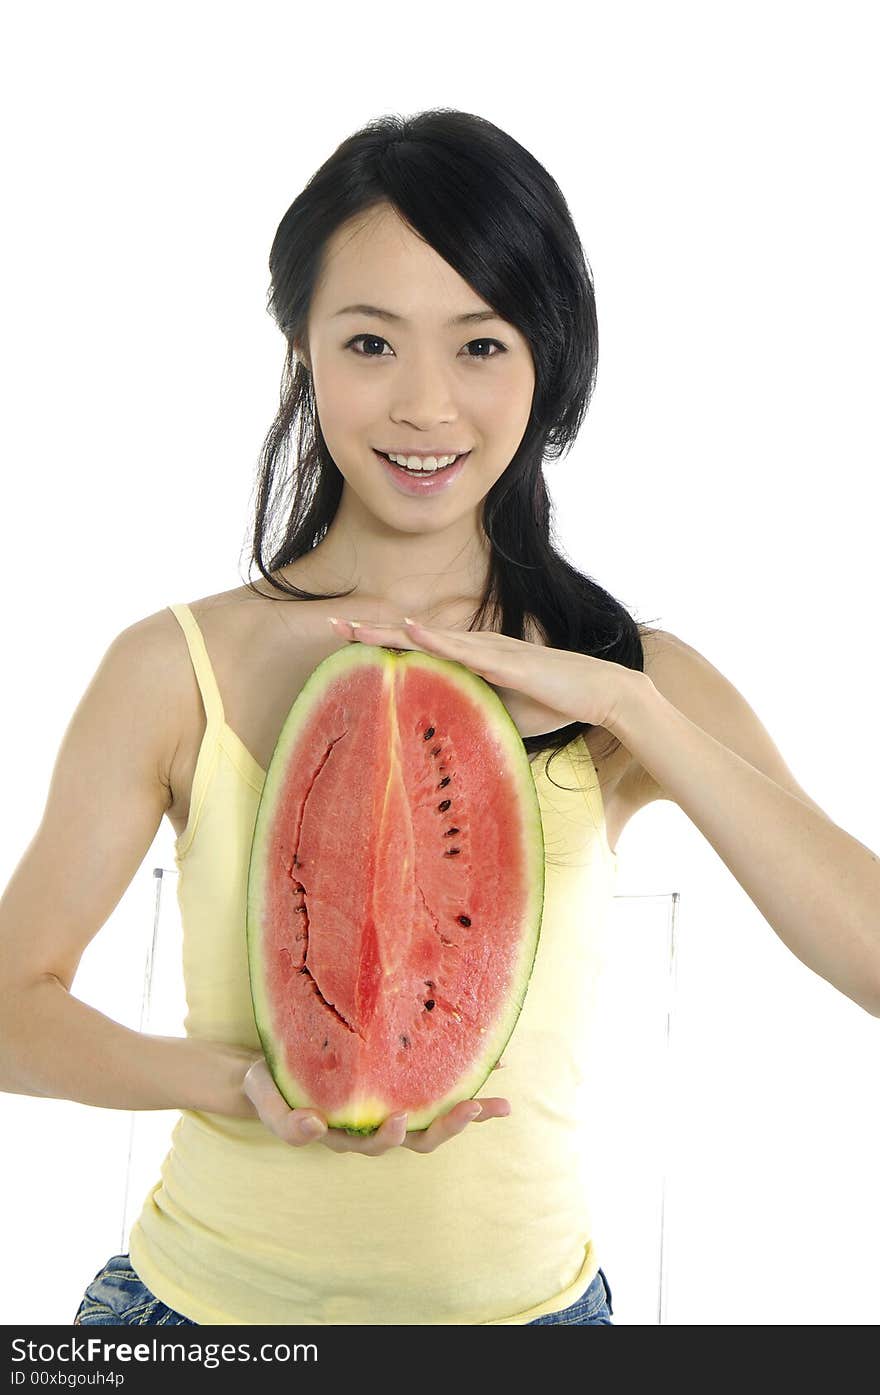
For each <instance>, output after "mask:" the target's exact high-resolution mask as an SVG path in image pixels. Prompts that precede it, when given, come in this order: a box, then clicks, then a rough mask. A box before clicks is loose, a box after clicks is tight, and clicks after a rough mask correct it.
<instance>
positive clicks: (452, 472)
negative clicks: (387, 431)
mask: <svg viewBox="0 0 880 1395" xmlns="http://www.w3.org/2000/svg"><path fill="white" fill-rule="evenodd" d="M373 454H374V455H377V456H378V457H379V459H380V460H381V462H382V464H383V465H384V467H385V471H386V473H387V475H388V477H389V479H390V480H391V483H392V484H394V485H396V487H397V488H398V489H399V490H400V491H401V492H402V493H404V494H436V493H438V492H439V491H441V490H444V489H447V488H448V487H449V486H450V485H451V484H452V483H453V481H454V480H456V479H457V478H458V476H459V475H460V474H461V472H462V469H463V468H464V465H465V464H466V462H467V459H468V457H469V455H470V451H465V453H464V454H463V455H460V456H459V457H458V459H457V460H453V462H452V464H451V465H444V466H442V468H441V469H439V470H425V471H424V472H421V471H417V470H408V469H407V468H406V467H405V466H403V465H396V464H395V463H394V461H393V460H389V458H388V456H387V455H383V454H382V452H381V451H380V450H375V448H374V450H373Z"/></svg>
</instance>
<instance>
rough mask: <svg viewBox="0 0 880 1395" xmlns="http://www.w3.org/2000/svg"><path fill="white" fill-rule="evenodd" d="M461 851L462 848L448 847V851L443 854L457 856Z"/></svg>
mask: <svg viewBox="0 0 880 1395" xmlns="http://www.w3.org/2000/svg"><path fill="white" fill-rule="evenodd" d="M460 852H461V848H447V849H446V852H445V853H444V854H443V856H444V857H457V856H458V854H459V853H460Z"/></svg>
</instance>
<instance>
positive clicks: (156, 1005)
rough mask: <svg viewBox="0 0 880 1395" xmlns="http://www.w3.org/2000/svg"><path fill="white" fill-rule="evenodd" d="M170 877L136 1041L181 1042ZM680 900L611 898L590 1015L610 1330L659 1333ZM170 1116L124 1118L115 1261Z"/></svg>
mask: <svg viewBox="0 0 880 1395" xmlns="http://www.w3.org/2000/svg"><path fill="white" fill-rule="evenodd" d="M177 876H178V872H177V869H176V868H169V867H155V868H154V869H153V886H154V897H153V915H152V924H151V927H150V934H149V936H148V943H147V946H146V953H145V961H144V978H143V995H142V999H141V1010H140V1023H139V1027H138V1030H139V1031H141V1032H149V1033H151V1034H158V1035H162V1036H184V1035H185V1034H186V1033H185V1028H184V1020H185V1017H186V998H185V993H184V983H183V932H182V926H181V920H180V912H179V907H178V902H177V896H176V894H175V893H176V889H177V885H176V878H177ZM679 901H680V896H679V893H678V892H677V891H673V892H666V893H661V894H657V895H646V896H638V895H618V896H615V897H614V898H613V904H612V908H611V920H610V924H609V927H608V940H607V944H608V954H607V958H606V960H605V964H604V968H603V971H602V977H601V980H600V987H599V993H598V997H597V1004H596V1014H597V1015H596V1022H595V1038H594V1040H595V1043H596V1052H597V1062H598V1064H599V1066H600V1069H597V1070H596V1071H595V1072H594V1073H592V1076H591V1080H592V1084H591V1086H590V1121H591V1129H592V1130H593V1131H594V1133H595V1139H596V1145H595V1149H594V1151H593V1155H592V1158H591V1164H592V1167H593V1173H594V1193H593V1211H594V1222H595V1229H594V1236H593V1239H594V1243H595V1246H596V1250H597V1253H598V1255H599V1263H600V1264H601V1266H602V1269H603V1271H604V1272H605V1273H606V1274H607V1276H608V1282H609V1284H610V1286H611V1290H612V1296H613V1297H612V1301H613V1303H614V1319H613V1320H614V1323H615V1325H619V1326H626V1325H639V1326H644V1325H648V1324H654V1323H661V1324H662V1323H664V1322H665V1321H667V1318H666V1312H667V1301H668V1245H667V1234H666V1220H667V1217H666V1197H667V1183H668V1173H669V1156H670V1142H671V1140H670V1137H669V1120H670V1118H671V1109H670V1091H671V1084H672V1070H671V1066H672V1055H671V1051H670V1041H671V1029H672V1017H673V1007H674V1001H675V990H676V965H677V960H676V953H675V951H676V932H677V926H678V915H679ZM178 1117H179V1115H178V1112H177V1111H176V1110H175V1111H172V1110H135V1111H132V1113H131V1116H130V1128H129V1138H128V1161H127V1167H126V1174H125V1188H124V1200H123V1214H122V1231H121V1241H120V1253H127V1252H128V1237H129V1233H130V1231H131V1227H132V1225H133V1223H134V1221H135V1219H136V1218H137V1216H138V1215H139V1213H140V1210H141V1207H142V1206H143V1202H144V1199H145V1198H146V1196H147V1194H148V1193H149V1191H150V1189H151V1188H152V1187H153V1186H154V1185H155V1183H156V1182H157V1181H158V1180H159V1178H160V1175H161V1166H162V1161H163V1159H164V1158H165V1156H166V1154H167V1153H168V1150H169V1146H170V1140H171V1132H172V1129H173V1127H174V1125H175V1123H176V1122H177V1119H178Z"/></svg>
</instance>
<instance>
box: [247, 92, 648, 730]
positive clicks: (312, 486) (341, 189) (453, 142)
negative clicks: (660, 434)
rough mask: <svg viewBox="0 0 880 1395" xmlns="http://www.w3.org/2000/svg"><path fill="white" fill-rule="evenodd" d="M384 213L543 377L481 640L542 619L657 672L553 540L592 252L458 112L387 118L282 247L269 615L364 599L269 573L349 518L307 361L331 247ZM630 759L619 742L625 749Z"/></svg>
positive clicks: (351, 146)
mask: <svg viewBox="0 0 880 1395" xmlns="http://www.w3.org/2000/svg"><path fill="white" fill-rule="evenodd" d="M381 205H391V206H393V208H394V209H395V210H396V211H397V213H398V214H399V215H400V216H401V217H402V218H403V219H404V221H405V222H407V223H408V224H409V225H410V226H411V227H412V228H413V229H414V230H415V232H416V233H418V234H419V235H420V236H421V237H423V238H425V240H426V241H427V242H428V243H430V245H431V246H432V247H433V248H434V249H435V251H437V252H438V253H439V254H440V256H441V257H442V258H443V259H444V260H445V261H446V262H448V263H449V265H450V266H452V267H454V268H455V270H456V271H457V272H458V273H459V275H460V276H461V277H463V279H464V280H465V281H467V282H468V283H469V284H470V285H471V286H472V287H473V289H474V290H475V291H476V292H477V293H478V294H479V295H480V296H482V297H483V299H484V300H485V301H486V302H487V303H488V304H489V305H491V306H492V308H493V309H494V310H495V311H496V312H497V313H498V314H499V315H500V316H501V317H502V318H503V319H505V320H507V321H508V322H509V323H511V324H514V325H516V327H517V328H518V329H519V330H520V331H521V333H522V334H523V335H524V336H525V338H526V339H527V340H528V343H529V346H530V349H531V353H532V356H533V360H534V364H535V391H534V396H533V401H532V413H531V417H530V419H529V422H528V425H527V427H526V430H525V433H524V435H523V438H522V440H521V442H520V445H519V447H518V449H517V451H516V454H515V455H514V456H513V458H512V460H511V461H510V464H509V465H508V466H507V468H506V469H505V470H504V472H503V473H502V474H501V476H500V477H499V478H498V479H497V480H496V481H495V483H494V485H493V486H492V488H491V489H490V490H489V492H488V494H487V495H486V497H485V499H484V500H483V506H482V526H483V528H484V530H485V533H486V537H487V539H488V541H489V543H490V545H491V553H490V560H489V572H488V579H487V583H486V588H485V591H484V594H483V597H482V600H481V603H480V606H479V608H478V609H477V610H476V612H475V613H474V617H473V619H472V621H471V623H470V625H469V628H470V629H483V628H493V629H497V630H499V631H500V633H502V634H506V635H511V636H513V637H514V638H516V639H524V638H525V637H526V629H525V621H526V619H527V617H530V618H531V621H532V623H533V624H534V625H535V626H536V627H537V629H538V631H539V632H540V634H541V637H542V639H543V641H544V642H545V643H547V644H549V645H550V646H552V647H553V648H557V649H569V650H573V651H579V652H580V653H583V654H590V655H593V656H595V657H597V658H602V659H605V660H608V661H610V662H612V663H617V664H621V665H623V666H624V667H626V668H630V669H636V670H639V671H644V650H643V647H642V638H641V636H642V632H643V627H642V626H640V625H639V624H638V623H637V622H636V621H635V620H634V619H633V618H632V616H631V615H630V613H629V611H628V610H627V609H626V607H625V606H624V605H623V604H622V603H621V602H620V601H617V600H615V598H614V597H613V596H611V595H610V594H609V593H608V592H607V591H605V590H604V589H603V588H602V587H601V586H600V585H599V584H598V583H597V582H596V581H594V580H592V578H590V577H588V576H586V575H584V574H583V573H582V572H580V571H578V570H577V568H576V567H574V566H573V565H572V564H571V562H569V561H568V559H567V558H566V557H565V556H563V555H562V553H561V552H560V550H559V548H558V546H557V545H556V544H555V543H554V541H553V540H552V538H551V525H552V508H553V506H552V504H551V500H550V498H549V496H548V493H547V488H546V484H545V481H544V475H543V468H542V467H543V463H544V461H545V460H547V459H550V460H553V459H558V458H559V457H560V456H561V455H562V454H563V453H564V452H566V451H568V450H569V449H570V447H571V445H572V444H573V442H574V439H575V437H576V435H577V433H578V430H579V429H580V426H581V423H582V422H583V419H584V416H585V414H586V411H587V407H588V406H589V402H590V398H591V396H592V393H593V388H594V385H595V381H596V369H597V363H598V326H597V322H596V301H595V295H594V291H593V283H592V276H591V272H590V269H589V266H588V263H587V261H586V258H585V256H584V251H583V248H582V246H581V242H580V239H579V237H578V234H577V231H576V229H575V226H574V223H573V221H572V217H571V214H570V212H569V209H568V206H567V204H566V202H565V199H564V198H563V195H562V192H561V191H560V189H559V187H558V185H557V184H556V182H555V180H554V179H552V177H551V176H550V175H549V174H548V172H547V171H546V170H545V169H544V167H543V165H541V164H540V163H539V162H538V161H537V160H536V159H535V158H534V156H533V155H530V154H529V152H528V151H527V150H526V149H525V148H524V147H523V146H522V145H520V144H519V142H518V141H516V140H514V138H513V137H512V136H510V135H508V134H507V133H506V132H505V131H502V130H501V129H500V128H499V127H498V126H495V125H493V124H492V122H491V121H487V120H485V119H484V118H482V117H479V116H474V115H472V114H471V113H469V112H463V111H457V110H455V109H452V108H448V107H441V108H436V109H433V110H430V111H423V112H419V113H417V114H416V115H414V116H408V117H402V116H398V115H390V116H381V117H377V118H375V119H374V120H371V121H369V122H368V123H367V124H366V125H365V126H364V127H362V129H361V130H359V131H356V132H355V133H354V134H353V135H351V136H349V137H348V138H347V139H346V140H344V141H343V142H342V143H341V145H339V146H338V147H337V149H336V150H335V151H334V152H333V154H332V155H331V156H330V157H329V158H328V159H327V160H326V161H325V162H324V164H323V165H321V167H320V168H319V169H318V170H317V171H316V172H315V173H314V174H313V175H312V177H311V179H310V180H309V181H308V183H307V184H306V186H305V188H304V189H303V190H302V192H301V193H300V194H298V195H297V197H296V198H295V199H294V201H293V203H292V204H291V205H290V207H289V208H288V210H287V212H286V213H285V215H284V217H283V218H282V220H281V222H280V224H279V226H278V230H277V232H276V234H275V238H274V240H273V242H272V248H271V251H270V254H269V270H270V274H271V283H270V288H269V293H268V309H269V312H270V314H271V315H272V317H273V318H274V320H275V322H276V323H277V325H278V326H279V328H280V329H281V331H282V333H283V334H284V336H285V338H286V340H287V357H286V361H285V364H284V369H283V374H282V385H281V399H280V407H279V411H278V415H277V416H276V418H275V420H274V422H273V423H272V426H271V428H270V430H269V432H268V435H267V436H266V439H265V441H264V443H263V447H262V450H261V453H260V460H259V468H258V479H257V484H256V517H255V523H254V530H253V549H252V556H251V559H250V562H251V564H253V563H255V564H256V565H257V567H258V568H259V570H260V572H261V573H262V575H263V576H264V577H265V579H266V580H267V581H268V582H269V585H270V586H271V587H272V588H274V590H275V591H277V592H279V593H281V594H280V595H279V596H273V597H271V598H270V599H273V600H274V599H282V598H283V597H285V596H286V597H293V598H295V599H297V600H329V599H336V598H337V597H343V596H348V595H351V593H352V591H353V590H354V589H355V588H354V587H352V588H351V590H349V591H330V592H325V593H316V592H311V591H305V590H302V589H301V588H299V587H297V586H293V585H292V584H289V583H288V582H287V581H286V580H284V578H282V577H276V576H273V575H271V573H273V572H276V571H277V570H278V569H279V568H280V567H284V566H289V565H290V564H291V563H292V562H295V561H296V560H297V559H298V558H300V557H303V556H305V555H306V554H307V553H309V552H310V551H311V550H312V548H314V547H315V546H316V545H317V544H318V543H319V542H320V541H321V539H322V538H323V536H324V535H325V533H326V532H327V529H328V528H329V527H330V524H331V523H332V521H333V518H334V516H335V514H336V510H337V508H338V507H339V501H340V498H341V496H342V488H343V483H344V480H343V476H342V474H341V472H340V470H339V468H338V467H337V465H336V463H335V461H334V460H333V458H332V456H331V455H330V452H329V451H328V449H327V445H326V443H325V441H324V437H323V434H322V431H321V427H320V424H319V422H318V419H317V412H316V408H315V398H314V389H313V385H312V379H311V374H310V372H309V369H308V367H307V366H306V364H305V363H304V362H302V361H301V360H300V357H299V355H298V353H297V346H300V347H301V346H302V345H303V344H304V343H305V342H306V339H307V335H306V326H307V322H308V315H309V307H310V303H311V298H312V293H313V288H314V285H315V282H316V280H317V275H318V271H319V268H320V264H321V257H322V252H323V249H324V245H325V243H326V242H327V240H328V239H329V237H330V236H331V235H332V234H333V232H334V231H335V230H336V228H338V227H339V226H340V225H341V224H343V223H345V222H347V221H348V220H349V219H350V218H352V217H354V216H355V215H358V214H364V213H366V212H367V211H368V210H371V209H373V208H376V207H378V206H381ZM450 211H453V214H454V216H451V212H450ZM294 433H295V434H296V436H297V447H296V450H295V452H294V455H293V461H292V467H291V462H290V453H291V451H290V448H291V444H292V437H293V436H294ZM270 534H272V535H274V536H273V537H272V539H271V541H270ZM267 554H268V555H267ZM247 585H248V587H249V588H250V589H251V590H256V587H254V586H253V584H252V583H251V582H248V583H247ZM257 594H258V595H265V593H264V592H263V591H257ZM487 616H489V617H491V622H490V624H488V625H487V624H485V623H484V622H485V619H486V617H487ZM645 628H646V627H645ZM589 730H591V725H590V724H589V723H584V722H570V723H568V725H566V726H564V727H560V728H558V729H557V730H555V731H553V732H548V733H545V734H543V735H540V736H530V737H524V738H523V744H524V746H525V749H526V751H527V753H528V754H529V756H530V757H531V756H533V755H536V754H538V753H540V752H543V751H548V752H550V753H551V754H555V753H556V752H558V751H559V750H561V749H562V748H563V747H564V746H567V745H568V744H569V743H570V742H573V741H574V740H575V738H576V737H577V736H578V735H580V734H581V733H586V732H588V731H589ZM619 744H620V743H619V741H618V740H617V738H613V740H612V743H611V746H610V747H609V750H610V749H613V747H614V746H616V745H619ZM604 754H607V753H603V755H604Z"/></svg>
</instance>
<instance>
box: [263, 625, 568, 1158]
mask: <svg viewBox="0 0 880 1395" xmlns="http://www.w3.org/2000/svg"><path fill="white" fill-rule="evenodd" d="M543 894H544V845H543V837H542V830H541V815H540V807H539V805H538V800H537V793H536V790H535V785H534V781H533V778H532V773H531V768H530V766H529V762H528V757H527V755H526V752H525V748H524V746H523V744H522V740H521V738H520V736H519V733H518V731H517V729H516V727H515V725H514V723H513V721H512V719H511V717H510V715H509V713H508V712H507V709H506V708H505V707H504V705H503V703H502V702H501V700H500V698H499V697H498V696H497V694H496V693H495V692H494V691H493V689H492V688H491V687H490V686H489V684H487V683H485V682H484V681H483V679H481V678H480V677H479V676H478V675H476V674H474V673H472V672H471V671H470V670H469V669H467V668H466V667H465V666H463V665H461V664H458V663H454V662H452V661H450V660H446V659H438V658H436V657H434V656H432V655H428V654H424V653H422V652H420V651H415V650H392V649H386V648H380V647H378V646H375V645H364V644H351V645H349V646H348V647H346V648H343V649H340V650H337V651H335V652H334V653H333V654H331V655H330V657H329V658H328V659H326V660H324V662H323V663H321V664H319V665H318V667H317V668H316V669H315V670H314V672H313V673H312V674H311V675H310V677H309V679H308V681H307V682H306V684H305V685H304V687H303V689H302V691H301V692H300V694H299V695H298V697H297V699H296V701H295V703H294V704H293V707H292V708H291V710H290V713H289V715H288V717H287V719H286V721H285V724H284V727H283V728H282V731H281V734H280V736H279V739H278V742H277V745H276V748H275V751H274V753H273V756H272V760H271V762H270V765H269V769H268V771H267V773H266V781H265V785H264V789H263V794H262V798H261V801H260V807H259V810H258V813H257V821H256V825H255V829H254V838H253V845H252V849H251V858H250V867H249V875H248V902H247V935H248V962H249V968H250V980H251V994H252V999H253V1004H254V1015H255V1021H256V1024H257V1029H258V1031H259V1034H260V1039H261V1041H262V1044H263V1048H264V1052H265V1055H266V1060H267V1062H268V1064H269V1067H270V1069H271V1071H272V1074H273V1078H274V1079H275V1082H276V1084H277V1086H278V1088H279V1090H280V1091H281V1093H282V1094H283V1096H284V1097H285V1099H286V1100H287V1103H288V1104H289V1105H290V1106H291V1108H297V1107H305V1106H312V1107H314V1108H316V1109H318V1110H319V1111H321V1112H322V1113H323V1114H324V1115H325V1117H326V1118H327V1122H328V1124H329V1125H330V1127H331V1128H345V1129H347V1130H348V1132H349V1133H359V1134H370V1133H373V1132H375V1131H376V1129H377V1128H378V1127H379V1126H380V1124H381V1123H382V1121H383V1120H384V1119H385V1118H387V1117H388V1115H389V1114H392V1113H395V1112H397V1111H398V1110H406V1111H407V1114H408V1122H407V1128H408V1129H410V1130H416V1129H424V1128H427V1127H428V1125H429V1124H430V1123H431V1121H432V1120H433V1119H434V1118H436V1117H437V1116H438V1115H439V1114H443V1113H446V1112H448V1110H449V1109H451V1108H452V1107H453V1105H455V1104H456V1103H458V1101H459V1100H462V1099H468V1098H470V1097H472V1096H473V1095H474V1094H475V1092H476V1091H477V1090H478V1089H479V1087H480V1086H481V1085H482V1084H483V1083H484V1082H485V1080H486V1079H487V1077H488V1075H489V1073H490V1072H491V1070H492V1068H493V1067H494V1065H495V1062H496V1061H498V1060H499V1059H500V1057H501V1054H502V1052H503V1049H504V1047H505V1045H506V1044H507V1042H508V1040H509V1038H510V1035H511V1033H512V1031H513V1028H514V1026H515V1023H516V1020H517V1018H518V1016H519V1013H520V1011H521V1009H522V1004H523V1001H524V998H525V993H526V989H527V986H528V981H529V977H530V975H531V971H532V966H533V963H534V958H535V953H536V950H537V944H538V937H539V934H540V923H541V914H542V909H543Z"/></svg>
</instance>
